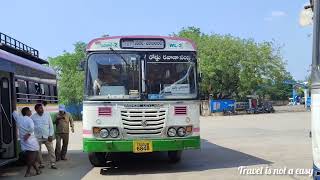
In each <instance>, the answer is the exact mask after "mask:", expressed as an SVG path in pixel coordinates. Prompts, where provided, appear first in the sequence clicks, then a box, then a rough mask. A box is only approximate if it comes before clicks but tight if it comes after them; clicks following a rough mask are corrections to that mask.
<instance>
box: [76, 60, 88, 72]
mask: <svg viewBox="0 0 320 180" xmlns="http://www.w3.org/2000/svg"><path fill="white" fill-rule="evenodd" d="M85 65H86V61H85V60H82V61H80V63H79V65H78V68H77V69H78V71H84V67H85Z"/></svg>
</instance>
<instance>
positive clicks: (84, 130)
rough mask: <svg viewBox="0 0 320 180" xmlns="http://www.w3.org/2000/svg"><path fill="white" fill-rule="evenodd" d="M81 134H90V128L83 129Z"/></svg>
mask: <svg viewBox="0 0 320 180" xmlns="http://www.w3.org/2000/svg"><path fill="white" fill-rule="evenodd" d="M82 134H92V131H91V130H87V129H83V130H82Z"/></svg>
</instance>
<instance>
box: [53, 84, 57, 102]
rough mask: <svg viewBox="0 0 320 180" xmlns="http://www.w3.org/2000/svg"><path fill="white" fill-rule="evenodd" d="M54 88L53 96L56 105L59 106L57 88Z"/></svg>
mask: <svg viewBox="0 0 320 180" xmlns="http://www.w3.org/2000/svg"><path fill="white" fill-rule="evenodd" d="M52 88H53V96H54V98H53V99H54V103H55V104H57V103H58V92H57V86H52Z"/></svg>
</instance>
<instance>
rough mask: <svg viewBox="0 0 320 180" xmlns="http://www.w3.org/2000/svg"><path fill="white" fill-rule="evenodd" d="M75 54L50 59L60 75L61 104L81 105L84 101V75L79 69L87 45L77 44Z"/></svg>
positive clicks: (65, 53)
mask: <svg viewBox="0 0 320 180" xmlns="http://www.w3.org/2000/svg"><path fill="white" fill-rule="evenodd" d="M74 47H75V48H74V52H71V53H70V52H63V54H62V55H59V56H56V57H50V58H49V62H50V66H52V67H53V68H54V69H55V70H56V72H57V74H58V92H59V103H62V104H66V105H69V104H75V105H78V104H81V103H82V100H83V86H84V74H83V72H82V71H78V70H77V67H78V66H79V63H80V62H81V60H83V59H84V58H85V47H86V43H84V42H77V43H76V44H75V45H74Z"/></svg>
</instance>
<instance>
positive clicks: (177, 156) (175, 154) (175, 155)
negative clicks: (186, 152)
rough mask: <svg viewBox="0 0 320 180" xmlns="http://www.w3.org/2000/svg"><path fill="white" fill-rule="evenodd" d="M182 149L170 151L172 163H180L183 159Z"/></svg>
mask: <svg viewBox="0 0 320 180" xmlns="http://www.w3.org/2000/svg"><path fill="white" fill-rule="evenodd" d="M181 155H182V151H169V152H168V158H169V162H170V163H178V162H180V160H181Z"/></svg>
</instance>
